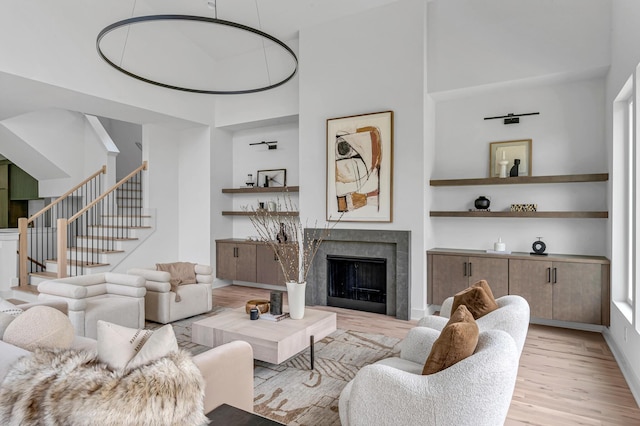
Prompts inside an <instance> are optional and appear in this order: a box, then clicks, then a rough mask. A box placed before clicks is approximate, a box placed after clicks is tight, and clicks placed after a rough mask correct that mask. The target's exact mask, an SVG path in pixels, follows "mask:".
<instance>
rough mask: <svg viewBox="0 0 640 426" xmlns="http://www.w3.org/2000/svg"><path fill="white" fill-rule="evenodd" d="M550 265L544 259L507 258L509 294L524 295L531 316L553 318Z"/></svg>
mask: <svg viewBox="0 0 640 426" xmlns="http://www.w3.org/2000/svg"><path fill="white" fill-rule="evenodd" d="M551 266H552V265H551V262H546V261H537V260H513V259H512V260H509V294H517V295H519V296H522V297H524V298H525V299H526V300H527V302H529V308H530V309H531V316H532V317H535V318H545V319H553V305H552V303H553V284H551V272H552V271H551Z"/></svg>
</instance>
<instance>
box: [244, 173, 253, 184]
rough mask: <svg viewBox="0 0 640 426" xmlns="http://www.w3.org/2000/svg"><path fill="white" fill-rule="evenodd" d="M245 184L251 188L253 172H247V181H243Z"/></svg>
mask: <svg viewBox="0 0 640 426" xmlns="http://www.w3.org/2000/svg"><path fill="white" fill-rule="evenodd" d="M245 184H246V185H247V186H248V187H250V188H253V174H251V173H249V174H248V175H247V181H246V182H245Z"/></svg>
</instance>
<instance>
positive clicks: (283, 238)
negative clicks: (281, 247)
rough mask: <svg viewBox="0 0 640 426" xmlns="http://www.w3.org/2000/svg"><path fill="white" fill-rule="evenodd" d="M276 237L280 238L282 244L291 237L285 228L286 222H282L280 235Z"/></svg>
mask: <svg viewBox="0 0 640 426" xmlns="http://www.w3.org/2000/svg"><path fill="white" fill-rule="evenodd" d="M276 239H277V240H278V242H279V243H280V244H284V243H286V242H287V240H288V239H289V237H287V233H286V232H285V229H284V223H282V222H280V232H278V235H276Z"/></svg>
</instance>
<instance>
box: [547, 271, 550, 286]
mask: <svg viewBox="0 0 640 426" xmlns="http://www.w3.org/2000/svg"><path fill="white" fill-rule="evenodd" d="M547 282H548V283H550V282H551V268H547Z"/></svg>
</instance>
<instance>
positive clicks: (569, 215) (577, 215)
mask: <svg viewBox="0 0 640 426" xmlns="http://www.w3.org/2000/svg"><path fill="white" fill-rule="evenodd" d="M429 216H431V217H530V218H531V217H533V218H556V219H557V218H561V219H606V218H608V217H609V213H608V212H575V211H565V212H479V211H472V212H469V211H448V212H447V211H432V212H429Z"/></svg>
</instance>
